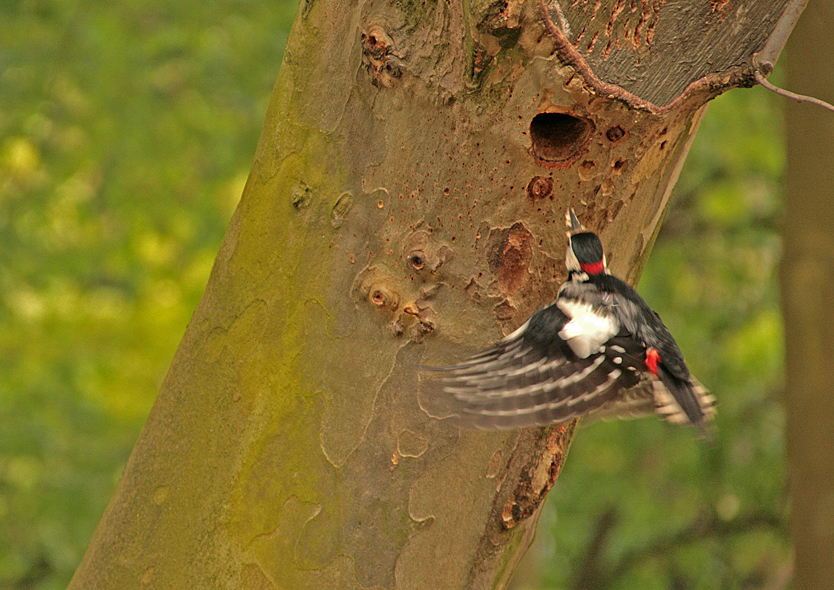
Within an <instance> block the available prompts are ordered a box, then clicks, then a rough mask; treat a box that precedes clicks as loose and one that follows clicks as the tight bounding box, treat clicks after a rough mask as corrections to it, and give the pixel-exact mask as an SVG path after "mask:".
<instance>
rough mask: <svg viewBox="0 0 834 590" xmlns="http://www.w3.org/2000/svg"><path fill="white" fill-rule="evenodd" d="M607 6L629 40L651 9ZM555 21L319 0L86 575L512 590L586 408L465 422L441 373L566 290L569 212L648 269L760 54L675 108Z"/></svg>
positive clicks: (680, 50)
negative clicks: (441, 392) (677, 192)
mask: <svg viewBox="0 0 834 590" xmlns="http://www.w3.org/2000/svg"><path fill="white" fill-rule="evenodd" d="M598 4H599V6H600V7H599V9H598V11H597V17H596V18H599V19H601V20H600V22H612V23H614V24H613V26H612V31H613V30H614V29H617V31H619V28H618V27H619V26H620V25H619V24H618V23H620V22H621V21H618V19H617V18H615V14H614V13H615V12H616V11H618V10H619V11H620V12H622V10H623V8H622V6H623V5H626V6H628V7H633V6H636V5H637V3H636V2H631V3H624V2H622V0H611V1H608V2H599V3H598ZM642 4H645V3H642ZM642 4H641V6H642ZM671 4H673V3H667V4H664V5H663V8H662V9H661V11H660V12H659V13H658V14H655V16H654V17H652V18H654V19H656V20H657V19H659V20H658V22H656V23H655V30H657V31H660V30H662V26H663V23H664V20H665V17H664V16H663V15H664V12H663V11H665V10H667V9H666V8H665V7H666V6H669V5H671ZM747 4H755V2H748V3H747ZM551 8H552V7H551ZM544 13H545V14H551V17H550V18H551V19H552V18H553V16H552V10H550V11H547V10H545V11H544ZM542 14H543V12H542V11H541V7H540V5H539V4H537V3H536V2H532V1H527V2H514V1H512V0H510V1H509V2H508V1H501V2H473V3H466V2H464V3H457V2H452V3H451V4H448V3H440V2H438V3H433V2H411V1H410V0H400V1H397V2H392V3H387V2H383V1H375V0H372V1H368V2H365V3H362V4H346V3H344V2H338V1H336V0H315V1H312V0H308V1H306V2H305V1H303V0H302V5H301V6H300V8H299V15H298V18H297V20H296V23H295V25H294V28H293V32H292V35H291V38H290V42H289V45H288V47H287V51H286V56H285V61H284V64H283V66H282V69H281V74H280V77H279V80H278V83H277V85H276V88H275V91H274V94H273V100H272V103H271V105H270V107H269V111H268V114H267V119H266V122H265V126H264V131H263V135H262V138H261V142H260V145H259V147H258V152H257V155H256V159H255V162H254V165H253V168H252V171H251V174H250V178H249V182H248V183H247V186H246V189H245V191H244V195H243V198H242V200H241V203H240V205H239V207H238V209H237V212H236V213H235V216H234V218H233V220H232V223H231V227H230V228H229V231H228V234H227V236H226V238H225V240H224V242H223V245H222V247H221V251H220V253H219V255H218V258H217V261H216V264H215V268H214V270H213V272H212V276H211V279H210V281H209V284H208V286H207V288H206V292H205V295H204V297H203V299H202V301H201V302H200V305H199V307H198V309H197V310H196V312H195V314H194V318H193V319H192V322H191V324H190V326H189V328H188V331H187V333H186V336H185V338H184V340H183V342H182V344H181V346H180V348H179V350H178V352H177V355H176V358H175V359H174V364H173V366H172V368H171V371H170V373H169V375H168V377H167V379H166V381H165V383H164V385H163V388H162V391H161V393H160V396H159V399H158V400H157V402H156V404H155V406H154V408H153V411H152V412H151V415H150V417H149V419H148V422H147V425H146V427H145V429H144V431H143V433H142V435H141V437H140V440H139V442H138V443H137V446H136V448H135V450H134V452H133V455H132V456H131V459H130V461H129V463H128V465H127V467H126V469H125V472H124V475H123V477H122V480H121V482H120V484H119V487H118V490H117V492H116V495H115V497H114V499H113V501H112V502H111V504H110V506H109V507H108V510H107V512H106V514H105V516H104V518H103V520H102V523H101V524H100V526H99V528H98V530H97V532H96V535H95V537H94V539H93V541H92V544H91V546H90V549H89V550H88V552H87V554H86V556H85V558H84V561H83V562H82V564H81V566H80V567H79V569H78V571H77V573H76V576H75V578H74V579H73V582H72V585H71V587H72V588H85V589H86V588H94V587H100V588H134V587H138V586H140V585H144V586H147V587H155V588H186V587H192V588H206V589H207V588H247V589H250V588H292V589H303V588H316V589H329V588H333V589H337V588H338V589H346V588H407V589H409V590H415V589H420V588H431V589H437V588H448V589H451V588H491V587H502V586H503V584H504V583H505V582H506V580H507V579H508V577H509V576H510V574H511V572H512V568H513V565H514V564H515V563H516V561H517V560H518V559H519V557H520V556H521V553H522V552H523V549H524V548H525V547H526V546H527V545H528V544H529V542H530V539H531V537H532V534H533V531H534V526H535V520H536V517H537V515H538V508H539V506H540V504H541V501H542V499H543V497H544V495H545V494H546V492H547V490H548V489H549V488H550V486H551V485H552V484H553V482H554V480H555V478H556V477H557V475H558V472H559V469H560V468H561V465H562V462H563V460H564V457H565V453H566V451H567V448H568V444H569V441H570V438H571V436H572V434H573V430H574V426H575V425H574V424H573V423H571V424H567V425H562V426H560V427H554V428H550V429H541V430H539V429H533V430H526V431H520V432H501V433H481V432H468V431H463V432H460V431H458V430H457V429H456V428H454V427H453V426H452V425H450V424H448V423H447V421H443V420H437V419H434V418H432V417H431V416H430V415H429V414H428V413H427V412H426V411H424V410H423V409H422V407H421V399H420V388H419V381H418V375H417V371H416V370H415V367H416V366H417V365H419V364H446V363H449V362H451V361H453V360H455V359H456V358H458V357H459V356H460V355H461V354H464V353H466V352H470V351H472V350H473V349H476V348H479V347H482V346H485V345H487V344H489V343H490V342H492V341H494V340H496V339H497V338H499V337H500V336H501V335H502V334H505V333H507V332H508V331H510V330H512V329H514V328H515V327H517V326H518V325H519V324H521V323H522V322H523V321H524V320H525V319H526V318H527V316H529V315H530V313H532V312H533V311H534V310H535V309H536V308H537V307H538V306H540V305H541V304H543V303H545V302H547V301H548V300H550V299H551V298H552V297H553V296H554V295H555V294H556V291H557V288H558V285H559V282H560V280H561V279H562V278H563V276H564V263H563V256H564V248H565V235H564V221H563V219H564V212H565V209H566V208H567V207H568V206H569V205H572V206H573V207H574V208H575V209H576V211H577V213H578V214H579V215H580V217H581V218H582V220H583V221H584V223H585V224H586V225H587V226H588V227H589V228H591V229H593V230H597V231H600V233H601V237H602V239H603V242H604V243H605V244H606V246H607V247H608V250H609V252H610V254H609V264H610V266H611V267H612V269H613V271H614V272H615V273H617V274H620V275H621V276H626V277H629V278H632V279H634V277H635V276H637V274H638V273H639V268H640V266H641V257H642V256H645V255H646V253H647V250H648V247H649V246H650V244H651V242H652V239H653V236H654V233H655V231H656V229H657V225H658V223H659V220H660V219H661V217H662V214H663V211H664V209H665V207H666V204H667V202H668V199H669V194H670V192H671V188H672V185H673V184H674V181H675V179H676V177H677V173H678V171H679V169H680V166H681V164H682V162H683V159H684V156H685V154H686V151H687V149H688V146H689V142H690V140H691V139H692V137H693V134H694V131H695V128H696V127H697V122H698V121H699V120H700V117H701V115H702V113H703V108H704V104H705V102H706V100H707V99H708V98H710V96H712V95H714V94H716V93H717V92H719V91H720V90H721V89H722V88H725V87H726V86H728V85H733V84H738V83H739V82H738V80H741V79H743V78H744V76H739V75H737V74H738V73H739V72H740V71H747V70H749V68H750V67H752V66H751V65H750V64H751V63H752V55H753V53H754V52H755V51H757V48H759V44H758V43H755V44H751V45H749V46H748V47H747V50H746V52H742V54H743V55H744V56H745V58H744V59H743V60H741V61H743V62H744V63H743V64H742V65H741V66H740V67H739V68H737V69H731V70H726V69H725V70H722V72H720V76H719V77H720V78H721V79H722V80H724V83H721V82H715V81H714V82H712V83H710V85H706V86H704V87H703V88H702V89H701V90H700V91H699V92H697V93H693V94H691V95H690V96H688V97H687V96H685V97H683V99H681V100H678V102H677V103H675V106H674V108H668V109H666V110H664V111H662V112H660V111H658V112H652V109H651V108H646V107H645V104H644V105H642V106H641V105H640V104H638V103H635V102H634V100H632V99H631V98H629V96H627V95H625V94H623V95H617V93H614V94H611V93H609V92H607V91H606V90H605V89H606V88H609V86H610V85H609V86H605V87H602V86H600V85H599V84H596V83H595V82H594V81H593V80H591V79H590V78H589V77H585V78H583V77H582V76H580V75H578V74H577V72H578V71H587V70H588V69H589V68H596V67H602V66H603V65H604V62H605V57H606V56H604V55H601V56H600V55H598V54H596V53H594V52H591V55H590V56H589V58H590V61H589V62H587V63H585V62H584V58H582V56H581V54H578V59H576V58H577V56H572V54H571V53H570V51H566V49H567V48H566V47H565V46H564V44H562V45H560V43H561V41H560V37H559V35H558V34H555V33H556V32H554V31H553V30H551V31H550V32H548V31H546V29H545V24H547V23H543V19H542ZM606 14H607V15H608V16H605V17H604V18H603V15H606ZM733 14H734V13H729V14H728V15H727V16H726V19H727V20H730V19H732V18H734V17H733ZM623 22H624V21H623ZM628 22H629V26H631V25H632V24H633V23H631V21H628ZM681 22H682V21H681ZM766 24H767V23H766V22H765V23H759V25H760V26H765V25H766ZM689 25H690V26H692V27H694V29H693V30H692V33H691V35H693V36H697V35H698V34H699V33H698V31H700V32H701V33H700V34H704V33H705V31H707V30H709V29H711V27H712V26H713V24H712V21H710V22H702V21H697V22H691V23H689ZM759 25H757V26H759ZM548 26H551V28H552V23H550V25H548ZM636 26H637V25H634V27H635V28H636ZM677 26H680V25H677ZM743 33H744V35H747V32H746V31H744V32H743ZM617 34H618V35H620V34H621V35H625V34H626V33H625V32H624V31H623V32H618V33H617ZM656 34H657V35H660V33H659V32H658V33H656ZM629 35H631V38H634V35H636V32H632V33H629ZM760 37H763V38H767V37H768V31H766V30H765V31H764V32H763V33H762V34H761V35H759V37H757V39H758V38H760ZM744 38H748V37H747V36H745V37H744ZM739 43H740V42H739ZM653 47H659V46H658V45H654V46H653ZM581 49H582V47H581V46H580V50H581ZM626 49H628V48H627V47H626ZM709 49H710V50H711V53H709V54H703V55H699V56H697V61H698V62H699V64H700V62H705V63H706V62H709V63H715V62H717V60H718V58H719V57H720V56H722V55H723V52H724V50H723V49H722V48H720V47H718V46H712V47H710V48H709ZM620 51H623V49H620ZM634 51H635V52H636V53H635V55H639V52H640V51H643V52H646V51H648V52H649V53H651V52H654V51H656V49H654V48H651V47H650V48H646V47H643V46H642V45H640V44H638V46H637V47H636V48H635V49H634ZM663 51H664V52H669V55H668V56H666V57H665V58H664V59H663V60H660V61H657V62H655V63H656V64H657V65H654V66H652V67H653V68H658V71H657V72H655V74H654V75H653V76H650V79H652V80H654V82H652V88H654V86H661V87H662V89H659V90H657V94H656V95H655V94H651V95H650V96H649V98H653V99H654V98H655V97H673V96H675V94H676V92H678V90H679V89H680V88H685V87H687V84H688V83H689V81H688V80H687V81H685V82H684V81H682V80H679V79H678V78H677V77H674V79H673V78H671V77H668V76H666V77H664V76H661V75H660V74H661V73H664V74H668V72H667V69H668V68H667V64H668V63H672V62H682V61H685V60H687V59H693V58H692V56H690V55H689V54H688V53H687V51H688V49H687V48H685V47H683V46H675V45H665V46H663ZM612 55H613V53H612ZM618 55H619V53H618ZM565 59H567V60H574V61H573V62H572V63H571V65H570V66H568V65H565V64H564V63H562V62H563V60H565ZM641 59H645V56H644V57H643V58H641ZM739 59H740V58H739ZM580 62H582V63H580ZM641 67H642V66H641ZM699 67H700V65H699ZM649 69H651V68H649ZM661 70H662V72H661ZM699 71H700V70H699ZM632 90H639V89H638V88H634V89H632ZM653 92H654V91H653ZM638 102H639V101H638ZM670 104H672V103H670ZM655 110H656V109H655ZM422 401H424V402H425V400H422ZM424 405H425V404H424Z"/></svg>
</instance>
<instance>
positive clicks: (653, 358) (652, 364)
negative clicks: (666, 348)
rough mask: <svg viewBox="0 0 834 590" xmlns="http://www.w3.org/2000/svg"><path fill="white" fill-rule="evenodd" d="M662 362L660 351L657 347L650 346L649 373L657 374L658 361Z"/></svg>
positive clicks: (648, 357) (647, 358)
mask: <svg viewBox="0 0 834 590" xmlns="http://www.w3.org/2000/svg"><path fill="white" fill-rule="evenodd" d="M659 362H660V353H659V352H657V349H656V348H650V349H648V350H647V351H646V366H647V367H648V368H649V373H651V374H652V375H657V363H659Z"/></svg>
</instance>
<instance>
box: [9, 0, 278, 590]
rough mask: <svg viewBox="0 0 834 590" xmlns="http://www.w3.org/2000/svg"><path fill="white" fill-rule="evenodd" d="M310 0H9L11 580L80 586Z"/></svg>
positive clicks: (26, 585) (225, 222) (245, 171)
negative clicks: (83, 563) (301, 7)
mask: <svg viewBox="0 0 834 590" xmlns="http://www.w3.org/2000/svg"><path fill="white" fill-rule="evenodd" d="M294 14H295V2H294V0H279V1H277V2H260V1H254V0H212V1H209V2H193V1H182V0H136V1H132V2H122V3H115V4H114V3H112V2H104V1H98V0H92V1H86V2H82V1H80V0H4V1H3V2H2V3H0V31H2V34H0V105H2V108H0V588H64V587H66V584H67V582H68V581H69V577H70V576H71V575H72V572H73V571H74V569H75V567H76V565H77V564H78V562H79V560H80V559H81V556H82V555H83V552H84V550H85V549H86V545H87V543H88V542H89V539H90V537H91V535H92V532H93V530H94V528H95V526H96V524H97V523H98V520H99V519H100V518H101V514H102V512H103V510H104V507H105V506H106V504H107V501H108V499H109V497H110V495H111V494H112V492H113V489H114V486H115V484H116V481H117V479H118V477H119V473H120V471H121V469H122V466H123V465H124V462H125V461H126V459H127V457H128V455H129V453H130V450H131V447H132V445H133V443H134V442H135V440H136V437H137V436H138V433H139V429H140V428H141V426H142V423H143V422H144V419H145V417H146V415H147V413H148V410H149V408H150V406H151V404H152V403H153V399H154V397H155V395H156V392H157V391H158V390H159V385H160V382H161V380H162V378H163V376H164V374H165V371H166V370H167V368H168V365H169V364H170V362H171V358H172V357H173V354H174V350H175V349H176V346H177V344H178V342H179V340H180V339H181V337H182V334H183V332H184V330H185V326H186V324H187V322H188V319H189V317H190V315H191V313H192V311H193V309H194V307H195V306H196V304H197V301H198V300H199V297H200V295H201V293H202V290H203V288H204V287H205V283H206V280H207V278H208V273H209V271H210V269H211V265H212V263H213V261H214V257H215V255H216V253H217V250H218V247H219V244H220V240H221V239H222V237H223V234H224V232H225V229H226V226H227V225H228V221H229V218H230V216H231V213H232V211H233V208H234V206H235V205H236V203H237V200H238V199H239V198H240V194H241V191H242V188H243V184H244V183H245V180H246V176H247V174H248V171H249V167H250V166H251V163H252V156H253V154H254V151H255V146H256V144H257V141H258V137H259V134H260V130H261V126H262V125H263V119H264V114H265V112H266V106H267V103H268V100H269V97H270V93H271V89H272V86H273V84H274V83H275V79H276V77H277V74H278V68H279V65H280V63H281V57H282V52H283V48H284V45H285V43H286V36H287V33H288V31H289V27H290V25H291V23H292V19H293V17H294Z"/></svg>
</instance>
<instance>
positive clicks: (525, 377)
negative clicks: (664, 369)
mask: <svg viewBox="0 0 834 590" xmlns="http://www.w3.org/2000/svg"><path fill="white" fill-rule="evenodd" d="M568 321H569V318H568V317H567V316H566V315H565V314H564V313H563V312H562V311H561V310H560V309H559V307H557V306H556V304H552V305H550V306H548V307H546V308H544V309H542V310H540V311H538V312H536V313H535V314H533V316H532V317H531V318H530V320H528V322H527V323H525V324H524V325H523V326H521V327H520V328H519V329H518V330H516V331H515V332H513V333H512V334H510V335H509V336H507V337H506V338H504V339H503V340H501V341H500V342H498V343H497V344H496V345H495V346H493V347H492V348H490V349H488V350H485V351H483V352H481V353H479V354H477V355H475V356H473V357H471V358H469V359H467V360H465V361H463V362H461V363H459V364H457V365H453V366H449V367H438V368H428V370H431V371H433V372H435V373H436V379H432V380H430V381H429V389H430V391H431V394H432V395H434V396H439V397H441V398H443V401H444V402H445V403H444V404H443V407H444V408H445V409H446V410H447V412H448V413H451V414H457V415H458V416H460V418H461V420H462V421H463V423H464V424H468V425H472V426H476V427H479V428H497V429H511V428H524V427H528V426H542V425H546V424H553V423H557V422H563V421H565V420H568V419H570V418H575V417H577V416H584V415H587V414H591V413H594V412H596V411H598V410H601V409H604V408H608V409H609V410H614V406H616V405H617V402H618V400H619V399H620V398H621V396H622V392H623V391H624V390H627V389H629V388H632V387H634V386H635V385H637V384H638V383H639V381H640V369H641V367H642V365H643V358H644V357H643V352H644V351H643V349H642V348H641V347H639V345H637V343H635V342H634V341H633V340H631V339H628V338H617V337H615V338H612V339H611V340H609V341H608V342H607V343H606V345H605V346H603V347H602V348H601V349H600V351H599V352H598V353H595V354H591V355H589V356H588V357H587V358H579V357H577V356H576V355H575V354H574V353H573V351H572V350H571V347H570V346H569V345H568V344H567V343H566V342H565V341H564V340H563V339H562V338H561V337H560V336H559V332H560V331H561V329H562V328H563V327H564V325H565V324H566V323H567V322H568Z"/></svg>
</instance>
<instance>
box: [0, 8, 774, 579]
mask: <svg viewBox="0 0 834 590" xmlns="http://www.w3.org/2000/svg"><path fill="white" fill-rule="evenodd" d="M294 12H295V2H294V1H293V0H278V2H274V3H268V2H267V3H265V2H257V1H254V0H223V1H220V0H213V1H210V2H202V3H199V2H191V1H183V0H166V1H162V0H138V1H135V2H131V3H122V4H112V3H105V2H101V1H96V0H93V1H89V2H81V1H80V0H6V1H5V2H4V3H3V4H2V6H1V7H0V30H2V31H3V34H2V35H0V104H2V109H0V588H38V589H47V588H49V589H52V588H63V587H65V585H66V584H67V582H68V580H69V577H70V576H71V575H72V572H73V570H74V568H75V566H76V565H77V563H78V561H79V560H80V558H81V556H82V554H83V551H84V549H85V548H86V545H87V543H88V541H89V539H90V536H91V535H92V532H93V529H94V527H95V525H96V524H97V522H98V520H99V518H100V517H101V513H102V511H103V510H104V507H105V506H106V503H107V501H108V499H109V497H110V495H111V493H112V491H113V488H114V486H115V484H116V481H117V479H118V477H119V473H120V471H121V468H122V466H123V465H124V462H125V461H126V459H127V457H128V455H129V453H130V449H131V447H132V445H133V442H134V441H135V439H136V437H137V435H138V431H139V429H140V428H141V425H142V423H143V421H144V418H145V416H146V415H147V412H148V410H149V408H150V405H151V404H152V402H153V398H154V396H155V394H156V392H157V390H158V389H159V385H160V382H161V380H162V378H163V376H164V373H165V371H166V370H167V367H168V365H169V363H170V361H171V358H172V357H173V353H174V350H175V348H176V346H177V343H178V342H179V340H180V338H181V336H182V334H183V331H184V329H185V325H186V323H187V322H188V319H189V317H190V315H191V312H192V310H193V309H194V307H195V305H196V303H197V301H198V299H199V297H200V294H201V292H202V290H203V288H204V286H205V282H206V280H207V277H208V273H209V270H210V267H211V264H212V262H213V260H214V256H215V254H216V252H217V249H218V246H219V243H220V240H221V238H222V236H223V233H224V231H225V228H226V226H227V224H228V220H229V217H230V215H231V212H232V210H233V207H234V205H235V204H236V202H237V200H238V198H239V196H240V193H241V190H242V188H243V184H244V182H245V179H246V175H247V173H248V170H249V167H250V165H251V160H252V155H253V153H254V150H255V145H256V142H257V139H258V135H259V132H260V128H261V125H262V122H263V117H264V113H265V111H266V105H267V101H268V99H269V96H270V89H271V87H272V85H273V83H274V81H275V78H276V75H277V72H278V66H279V64H280V60H281V53H282V50H283V46H284V43H285V40H286V35H287V32H288V30H289V27H290V24H291V22H292V18H293V15H294ZM783 161H784V155H783V150H782V140H781V118H780V114H779V111H778V109H777V108H776V106H775V103H774V100H772V99H771V97H770V96H768V95H766V94H765V93H764V92H762V91H761V90H760V89H755V90H751V91H734V92H731V93H730V94H728V95H726V96H724V97H721V98H719V99H717V100H716V101H715V102H714V104H713V106H712V107H711V109H710V112H709V113H708V114H707V117H706V119H705V121H704V123H703V125H702V128H701V131H700V133H699V136H698V139H697V140H696V143H695V145H694V146H693V148H692V153H691V155H690V157H689V160H688V163H687V166H686V169H685V171H684V174H683V176H682V177H681V180H680V182H679V184H678V189H677V191H676V193H677V194H676V196H675V197H674V205H673V208H672V210H671V211H670V213H669V215H668V217H667V220H666V223H665V226H664V230H663V231H662V232H661V235H660V237H659V239H658V243H657V245H656V246H655V251H654V254H653V256H652V257H651V259H650V263H649V266H648V267H647V269H646V271H645V274H644V277H643V280H642V282H641V285H640V290H641V292H642V293H643V294H644V296H645V297H646V298H647V299H648V300H649V301H650V302H651V303H652V304H653V305H654V306H656V307H657V309H658V310H659V311H660V313H661V315H662V316H663V318H664V320H665V321H666V322H667V324H668V325H669V326H670V328H671V329H672V331H673V333H675V334H676V335H678V338H679V341H680V344H681V346H682V348H683V349H684V352H685V353H686V354H687V357H688V359H689V360H690V364H691V366H692V368H693V370H694V372H695V373H696V374H697V375H698V376H699V377H700V379H701V380H702V381H703V382H704V383H706V384H707V385H708V386H709V387H710V388H711V389H712V390H713V391H714V392H715V394H716V395H717V396H718V398H719V400H720V414H719V418H718V427H719V430H718V434H717V436H716V440H715V441H714V443H712V444H708V445H704V444H701V443H699V442H698V441H697V440H696V439H695V437H694V436H693V433H692V432H690V431H689V430H687V429H683V428H672V427H669V426H668V425H666V424H664V423H662V422H660V421H658V420H639V421H634V422H612V423H607V424H605V425H593V426H589V427H587V428H584V429H583V430H582V431H580V433H579V436H578V437H577V439H576V442H575V443H574V446H573V448H572V450H571V455H570V459H569V461H568V462H567V466H566V468H565V471H564V472H563V474H562V476H561V477H560V479H559V481H558V484H557V485H556V486H555V487H554V489H553V491H552V492H551V498H550V500H549V507H548V510H547V512H546V513H545V515H544V516H543V520H542V526H541V527H540V529H539V536H540V542H539V543H538V544H537V545H536V546H535V547H534V549H533V550H532V551H531V556H530V561H529V562H528V563H529V564H532V565H535V566H536V567H535V568H534V569H535V570H536V572H537V573H536V574H535V575H533V574H532V573H531V571H532V570H528V571H526V572H525V571H522V572H521V573H520V574H519V576H518V581H517V587H519V588H522V587H530V588H570V587H573V586H575V585H576V584H577V582H578V581H579V580H582V581H583V583H584V584H585V587H586V588H592V587H599V588H602V587H606V588H624V589H625V588H641V589H645V590H652V589H654V588H658V589H659V588H673V587H674V588H693V589H695V588H697V589H707V588H722V589H723V588H747V587H753V586H757V585H761V584H759V582H760V581H762V580H766V579H770V578H769V577H771V576H773V575H775V574H776V573H778V571H779V568H782V567H783V566H784V564H785V563H786V555H787V552H788V543H787V540H786V535H785V531H784V529H783V525H782V518H783V514H784V509H785V507H784V502H785V501H784V489H783V488H784V483H785V482H784V472H785V469H784V451H783V446H784V444H783V438H782V426H783V425H782V420H783V415H782V411H781V407H780V404H779V397H780V395H779V394H780V388H781V379H782V350H781V342H782V338H781V320H780V315H779V310H778V302H777V291H776V284H777V280H776V266H777V261H778V258H779V251H780V242H779V236H778V232H777V229H776V228H777V227H778V225H779V219H780V215H781V211H780V198H779V181H780V175H781V170H782V166H783ZM593 547H596V549H595V550H594V549H592V548H593ZM583 572H584V573H583ZM594 580H596V582H594Z"/></svg>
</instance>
